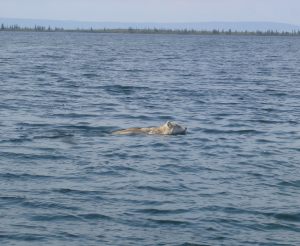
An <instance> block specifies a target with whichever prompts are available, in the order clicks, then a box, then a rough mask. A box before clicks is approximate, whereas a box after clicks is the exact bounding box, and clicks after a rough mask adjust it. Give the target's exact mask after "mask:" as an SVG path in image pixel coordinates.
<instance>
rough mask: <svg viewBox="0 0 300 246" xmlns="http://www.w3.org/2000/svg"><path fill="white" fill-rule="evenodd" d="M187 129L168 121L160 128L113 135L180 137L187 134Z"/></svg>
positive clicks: (120, 132) (146, 128) (114, 132)
mask: <svg viewBox="0 0 300 246" xmlns="http://www.w3.org/2000/svg"><path fill="white" fill-rule="evenodd" d="M186 130H187V128H186V127H182V126H180V125H178V124H177V123H175V122H170V121H167V122H166V123H165V124H163V125H161V126H159V127H145V128H139V127H134V128H128V129H124V130H118V131H113V132H112V133H113V134H121V135H125V134H140V133H144V134H157V135H179V134H186Z"/></svg>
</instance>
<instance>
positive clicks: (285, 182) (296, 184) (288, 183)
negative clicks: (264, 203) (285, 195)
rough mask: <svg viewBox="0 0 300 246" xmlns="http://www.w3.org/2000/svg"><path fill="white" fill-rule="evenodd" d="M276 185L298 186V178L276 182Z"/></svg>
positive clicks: (299, 186)
mask: <svg viewBox="0 0 300 246" xmlns="http://www.w3.org/2000/svg"><path fill="white" fill-rule="evenodd" d="M278 186H292V187H296V188H300V180H294V181H281V182H279V183H278Z"/></svg>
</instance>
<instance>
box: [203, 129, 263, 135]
mask: <svg viewBox="0 0 300 246" xmlns="http://www.w3.org/2000/svg"><path fill="white" fill-rule="evenodd" d="M202 131H203V132H205V133H212V134H262V133H264V132H262V131H258V130H253V129H244V130H220V129H202Z"/></svg>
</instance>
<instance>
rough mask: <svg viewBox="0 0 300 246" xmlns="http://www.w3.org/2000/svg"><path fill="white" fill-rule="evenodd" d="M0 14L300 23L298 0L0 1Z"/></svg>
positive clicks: (12, 15) (143, 20)
mask: <svg viewBox="0 0 300 246" xmlns="http://www.w3.org/2000/svg"><path fill="white" fill-rule="evenodd" d="M0 17H4V18H31V19H54V20H80V21H108V22H109V21H113V22H203V21H275V22H284V23H290V24H296V25H300V0H0Z"/></svg>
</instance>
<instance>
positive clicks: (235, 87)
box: [0, 32, 300, 246]
mask: <svg viewBox="0 0 300 246" xmlns="http://www.w3.org/2000/svg"><path fill="white" fill-rule="evenodd" d="M167 120H172V121H177V122H179V123H180V124H182V125H184V126H186V127H188V134H187V135H183V136H149V135H148V136H147V135H138V136H117V135H111V134H110V133H111V131H113V130H116V129H121V128H127V127H135V126H137V127H138V126H158V125H160V124H163V123H164V122H166V121H167ZM0 192H1V193H0V244H1V245H22V246H24V245H25V246H27V245H28V246H29V245H30V246H32V245H37V246H38V245H75V246H76V245H78V246H79V245H181V246H183V245H185V246H188V245H231V246H232V245H270V246H271V245H272V246H274V245H300V38H299V37H255V36H192V35H187V36H184V35H138V34H131V35H130V34H96V33H94V34H93V33H30V32H28V33H21V32H18V33H14V32H0Z"/></svg>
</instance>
